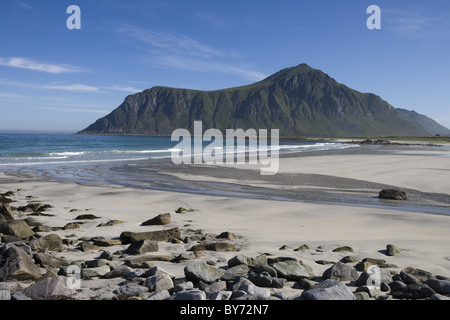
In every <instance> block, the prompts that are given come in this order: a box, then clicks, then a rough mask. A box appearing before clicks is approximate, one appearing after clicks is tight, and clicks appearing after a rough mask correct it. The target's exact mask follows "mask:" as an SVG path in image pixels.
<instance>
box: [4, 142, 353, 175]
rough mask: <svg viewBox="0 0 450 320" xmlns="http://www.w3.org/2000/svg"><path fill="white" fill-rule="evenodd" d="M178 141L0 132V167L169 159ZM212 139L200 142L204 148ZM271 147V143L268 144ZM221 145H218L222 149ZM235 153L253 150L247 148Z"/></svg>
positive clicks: (297, 146)
mask: <svg viewBox="0 0 450 320" xmlns="http://www.w3.org/2000/svg"><path fill="white" fill-rule="evenodd" d="M179 142H180V141H171V138H170V137H146V136H145V137H144V136H106V135H105V136H103V135H71V134H0V170H5V169H14V168H17V167H22V168H26V167H42V166H48V165H68V164H85V165H89V164H94V163H102V162H107V163H112V162H117V161H136V160H150V159H162V158H167V159H170V157H171V154H172V152H173V151H180V149H179V148H176V146H177V144H179ZM210 143H211V142H203V147H206V146H207V145H208V144H210ZM350 147H355V145H349V144H343V143H339V142H333V141H311V140H308V141H295V140H289V141H280V142H279V145H278V146H277V150H278V151H279V153H280V154H282V153H293V152H305V151H320V150H336V149H344V148H350ZM269 149H270V145H269ZM222 150H225V149H222V148H217V152H221V151H222ZM235 151H236V152H244V151H256V150H251V149H248V143H247V146H246V148H244V149H243V150H240V149H238V148H237V147H236V149H235Z"/></svg>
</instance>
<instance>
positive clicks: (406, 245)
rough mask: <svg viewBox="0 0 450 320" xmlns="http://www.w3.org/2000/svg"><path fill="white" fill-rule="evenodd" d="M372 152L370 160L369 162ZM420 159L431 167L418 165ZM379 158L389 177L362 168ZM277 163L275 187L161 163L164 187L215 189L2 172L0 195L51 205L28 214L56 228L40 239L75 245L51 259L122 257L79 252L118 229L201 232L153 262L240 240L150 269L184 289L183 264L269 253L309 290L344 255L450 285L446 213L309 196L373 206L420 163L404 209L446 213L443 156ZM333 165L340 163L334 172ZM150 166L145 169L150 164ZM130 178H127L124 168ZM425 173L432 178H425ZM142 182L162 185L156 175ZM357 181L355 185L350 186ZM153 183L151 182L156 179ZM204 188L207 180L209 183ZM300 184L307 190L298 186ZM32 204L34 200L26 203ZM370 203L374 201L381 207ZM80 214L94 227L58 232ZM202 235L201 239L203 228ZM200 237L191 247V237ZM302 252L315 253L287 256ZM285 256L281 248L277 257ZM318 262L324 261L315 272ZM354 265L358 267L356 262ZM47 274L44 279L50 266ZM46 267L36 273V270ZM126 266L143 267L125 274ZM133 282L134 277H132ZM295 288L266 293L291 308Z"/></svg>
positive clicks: (238, 172)
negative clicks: (392, 249) (155, 222)
mask: <svg viewBox="0 0 450 320" xmlns="http://www.w3.org/2000/svg"><path fill="white" fill-rule="evenodd" d="M374 153H375V154H377V156H374ZM399 157H400V158H402V159H403V162H404V164H403V167H401V166H399V163H398V162H397V160H398V158H399ZM424 158H427V159H431V160H430V161H429V162H427V163H425V165H424V162H423V159H424ZM378 159H383V161H386V162H387V163H388V167H389V168H390V170H391V172H384V173H383V174H381V173H379V172H367V166H369V167H371V166H375V164H377V166H375V167H377V168H379V170H381V171H383V170H385V168H384V167H383V165H381V164H380V162H378V161H379V160H378ZM280 161H281V162H280V168H281V170H280V176H279V177H277V178H275V179H274V178H273V177H272V181H271V179H270V178H268V180H264V179H263V178H260V179H257V178H258V177H257V176H256V175H255V172H256V173H257V172H258V170H257V168H248V167H244V168H228V169H227V168H206V167H205V166H198V167H196V168H194V167H191V168H190V169H189V171H186V168H181V167H174V166H169V167H168V166H161V167H158V169H157V170H156V173H158V174H161V175H166V177H167V176H168V177H169V178H171V179H172V180H170V179H168V180H166V182H167V183H168V185H167V187H170V183H172V184H173V182H174V181H176V180H173V179H174V178H176V179H179V180H180V181H183V184H181V185H189V184H190V185H192V186H204V187H205V188H210V187H211V185H214V183H216V184H215V186H216V190H215V193H212V194H198V193H197V194H196V193H187V192H180V191H181V190H178V191H171V192H168V191H167V190H156V189H152V188H145V187H144V188H132V187H128V186H119V185H115V186H114V185H107V184H100V185H98V184H97V185H87V184H77V183H73V182H67V181H59V182H58V181H49V180H45V178H44V177H42V180H40V178H39V179H35V177H33V176H32V175H29V176H22V177H20V176H16V177H11V176H10V177H8V176H5V174H0V192H6V191H9V190H11V191H14V192H15V196H14V197H12V198H13V199H14V200H16V201H17V202H12V203H11V205H13V206H15V207H17V206H21V205H27V204H29V203H31V202H33V201H36V202H41V203H48V204H50V205H51V206H52V208H51V209H49V210H48V211H45V213H48V214H52V215H53V216H33V218H35V219H36V220H37V221H39V222H41V223H43V224H44V225H47V226H49V227H51V228H56V229H54V230H51V231H47V232H38V233H37V234H38V235H39V236H46V235H49V234H57V235H58V236H59V237H61V239H66V240H65V241H66V242H67V243H69V242H70V241H71V240H72V241H74V242H73V244H71V245H65V246H64V248H63V250H61V251H58V252H50V254H51V255H52V256H57V257H64V258H65V259H67V260H70V261H88V260H98V256H99V254H100V253H101V252H102V251H103V250H106V251H111V252H115V251H121V252H122V254H123V253H124V252H125V251H126V249H127V247H128V245H126V244H116V245H113V246H110V247H100V248H98V249H96V250H92V251H86V252H83V251H80V250H79V249H78V247H77V246H78V245H79V243H80V242H81V241H80V240H79V239H83V238H85V239H87V241H88V242H92V241H89V239H92V238H93V237H104V238H106V239H111V240H114V239H116V240H117V239H119V236H120V235H121V233H122V232H124V231H130V232H143V231H154V230H166V229H169V228H172V227H178V228H180V230H181V233H182V236H183V237H193V236H194V235H196V237H197V238H198V240H193V241H191V242H188V243H184V242H183V243H170V242H158V244H159V250H158V252H156V253H153V254H150V255H155V256H156V255H157V256H168V255H169V256H171V257H174V256H177V255H181V254H189V253H192V252H191V251H190V248H191V247H192V246H193V245H194V244H199V243H203V242H204V241H205V240H200V238H202V237H203V238H205V239H209V240H210V241H212V240H214V239H215V236H217V235H219V234H221V233H223V232H231V233H234V234H235V235H236V236H237V239H234V240H226V241H227V242H231V243H233V244H234V245H235V246H236V247H237V251H232V252H221V251H209V250H206V251H201V252H200V253H201V254H199V255H198V256H196V257H195V258H194V259H192V260H186V261H182V262H179V263H173V262H168V261H151V264H152V265H155V266H159V267H160V268H162V269H163V270H165V271H167V272H168V273H169V274H171V275H172V276H173V278H172V279H173V280H174V281H176V282H180V283H182V282H184V281H185V280H186V279H185V274H184V267H185V266H186V265H188V264H189V263H193V262H208V261H209V262H210V263H211V264H213V265H214V266H215V267H217V268H222V269H224V270H225V269H228V266H227V262H228V261H230V259H232V258H233V257H235V256H236V255H245V256H248V257H257V256H259V255H261V254H268V257H285V258H286V257H290V258H292V259H296V260H297V261H302V262H303V263H305V264H307V265H308V266H310V267H311V268H312V270H313V272H314V274H315V277H314V278H313V279H311V281H312V282H314V283H320V282H321V281H322V280H321V276H322V275H323V273H324V272H325V271H326V270H327V269H329V268H330V267H331V266H333V265H335V264H336V263H337V262H339V261H340V260H341V259H343V258H345V257H346V256H353V257H355V259H357V260H358V261H361V260H362V259H364V258H376V259H382V260H385V261H386V262H387V263H389V264H392V265H396V266H397V267H393V268H388V270H389V271H391V272H392V273H394V274H397V275H398V274H400V273H401V271H402V270H404V269H405V268H407V267H414V268H419V269H421V270H426V271H429V272H431V273H433V274H434V275H439V276H440V277H444V278H449V279H450V257H449V256H450V254H449V253H448V246H449V244H450V235H449V234H448V227H449V226H450V220H449V219H450V218H449V217H448V216H446V215H436V214H429V213H423V212H407V211H405V210H399V209H398V208H396V205H397V204H398V202H396V203H395V205H392V204H391V203H390V202H387V205H385V206H382V207H366V206H363V205H360V206H359V205H357V206H350V205H348V204H345V203H344V204H340V205H336V204H332V203H321V202H320V201H317V197H318V196H317V195H316V194H315V193H317V192H318V191H321V192H323V193H324V194H328V195H330V194H331V195H334V196H336V197H339V196H340V197H341V198H342V196H343V195H349V194H355V195H357V196H358V197H361V196H362V197H366V198H367V199H372V200H374V197H375V196H376V193H375V191H377V188H378V187H381V186H384V185H385V184H380V183H379V182H377V180H378V179H383V180H384V179H387V177H392V179H398V181H399V182H400V183H399V184H393V186H398V187H404V186H405V184H403V183H406V182H408V180H402V179H400V177H403V176H407V177H410V175H409V170H412V168H415V167H416V166H417V164H422V168H421V169H420V172H419V171H417V174H416V175H415V176H414V177H413V178H415V179H417V180H418V181H417V182H416V184H415V185H414V184H411V183H408V184H409V185H410V187H411V189H409V188H408V190H409V191H408V192H407V193H408V195H411V199H408V200H407V202H404V203H403V204H407V203H408V202H409V201H412V202H414V201H415V202H416V204H417V205H418V204H420V205H422V206H424V207H433V206H442V207H443V208H444V210H448V208H449V203H448V196H449V195H448V194H439V193H435V192H432V191H436V190H437V189H436V188H442V187H445V186H446V185H448V183H449V182H448V181H450V180H446V179H445V175H444V173H446V172H448V169H447V168H446V167H445V166H444V167H442V165H443V164H445V158H444V160H443V159H442V158H441V157H439V156H436V155H433V156H431V157H430V155H428V154H427V151H421V150H419V151H417V150H414V149H412V148H409V149H402V148H401V150H397V151H396V152H391V151H389V152H388V153H387V154H386V153H384V152H381V153H380V152H379V151H377V150H371V149H368V150H367V154H364V152H361V150H359V153H358V152H357V150H347V151H340V152H337V151H333V152H319V153H314V154H312V153H309V154H302V155H299V156H297V157H290V156H287V157H282V158H281V159H280ZM333 161H334V162H335V165H333V166H330V163H332V162H333ZM370 161H372V162H370ZM405 163H406V164H405ZM299 164H301V166H299ZM356 164H358V165H356ZM407 164H410V165H407ZM133 165H136V163H133V164H132V167H133ZM325 168H328V171H329V172H326V171H325ZM128 169H129V168H128ZM138 169H139V168H138ZM146 169H147V171H148V169H149V168H146ZM219 169H220V170H219ZM224 169H225V170H224ZM430 169H433V170H430ZM435 169H442V170H440V171H438V170H435ZM402 170H404V173H402ZM415 170H416V169H415ZM312 172H314V173H312ZM126 173H127V174H129V171H127V172H126ZM331 173H334V175H332V174H331ZM419 173H420V174H419ZM430 174H433V175H432V176H430ZM139 175H142V168H140V169H139V170H136V176H139ZM296 175H297V177H299V179H298V180H295V179H293V180H289V179H288V178H289V177H290V178H292V177H295V176H296ZM149 177H157V175H150V176H149ZM160 177H161V176H160ZM357 177H358V178H359V179H355V178H357ZM427 177H428V178H429V179H434V181H436V183H435V185H433V186H429V185H428V184H427V181H428V180H426V179H425V178H427ZM276 179H278V180H276ZM423 179H425V180H423ZM39 180H40V181H39ZM208 180H209V181H208ZM373 180H375V182H374V181H373ZM405 181H406V182H405ZM439 181H440V182H439ZM157 182H158V181H154V183H157ZM211 182H214V183H213V184H211ZM217 182H220V183H222V185H220V184H219V185H217ZM438 182H439V183H438ZM238 183H239V185H238V186H239V188H241V189H237V190H235V191H236V194H239V193H243V192H247V193H249V190H250V191H252V192H255V190H257V191H258V192H259V194H258V193H257V195H259V198H252V197H246V196H241V197H235V196H229V195H227V194H226V192H225V191H227V190H229V188H230V186H236V185H237V184H238ZM300 183H301V184H302V185H299V184H300ZM386 185H390V184H386ZM219 187H221V188H222V189H220V188H219ZM17 190H20V191H17ZM411 190H415V192H417V194H416V195H415V194H414V192H412V191H411ZM447 190H448V189H447ZM378 191H379V190H378ZM220 192H222V194H220ZM277 192H278V194H281V195H282V194H283V193H285V194H287V193H291V194H295V193H298V194H299V195H300V197H301V199H298V200H300V201H292V199H289V201H277V200H271V199H270V196H273V195H274V194H276V193H277ZM410 192H411V193H410ZM308 193H309V194H313V198H314V197H315V199H312V200H313V201H310V202H308V201H305V199H304V198H305V195H307V194H308ZM28 196H32V197H33V198H27V197H28ZM433 197H434V198H433ZM264 198H265V199H264ZM302 200H303V201H302ZM314 200H316V201H314ZM350 200H351V201H353V200H354V199H350ZM351 201H350V202H351ZM376 201H380V200H378V199H376ZM403 204H402V205H403ZM179 207H185V208H187V209H192V210H193V211H188V212H184V213H181V214H178V213H176V212H175V210H176V209H177V208H179ZM163 213H170V214H171V218H172V221H171V224H169V225H166V226H141V223H142V222H143V221H146V220H148V219H151V218H153V217H155V216H157V215H159V214H163ZM14 214H15V217H16V219H26V218H27V217H28V215H27V214H26V213H23V212H18V211H14ZM80 214H93V215H95V216H97V217H99V219H96V220H92V221H82V222H84V223H83V224H82V225H81V226H80V228H77V229H73V230H63V229H58V228H60V227H62V226H64V225H66V224H67V223H73V222H76V220H74V218H75V217H76V216H77V215H80ZM111 220H121V221H123V222H122V223H119V224H116V225H112V226H109V227H102V228H99V227H97V225H98V224H100V223H107V222H108V221H111ZM195 230H197V231H195ZM200 230H203V231H201V232H200ZM195 232H200V233H199V234H196V233H195ZM196 237H193V238H192V239H197V238H196ZM85 241H86V240H85ZM303 244H306V245H307V246H308V247H309V248H310V249H309V250H304V251H295V250H294V249H296V248H298V247H300V246H302V245H303ZM387 244H395V245H396V246H397V247H399V248H401V253H400V254H396V255H394V256H387V255H386V253H385V250H386V246H387ZM284 246H286V247H284ZM341 246H349V247H351V248H352V249H353V252H348V251H347V252H345V251H344V252H333V250H334V249H335V248H337V247H341ZM281 248H284V249H283V250H281ZM147 255H148V254H147ZM144 256H145V255H144ZM131 257H133V256H131V255H129V256H128V257H127V256H126V255H125V256H122V257H120V258H118V259H117V260H111V261H110V262H109V264H111V266H113V267H114V268H118V267H119V266H121V265H123V264H124V261H125V260H126V259H127V258H131ZM318 261H319V262H320V263H319V262H318ZM327 261H328V262H327ZM322 262H326V263H324V264H322ZM349 265H353V266H355V265H356V262H354V263H350V264H349ZM111 268H112V267H111ZM44 269H45V271H49V270H54V269H55V268H44ZM44 269H42V268H41V271H42V273H44ZM147 269H148V268H147ZM132 270H135V271H138V270H140V269H139V268H132ZM360 274H361V272H359V275H360ZM137 279H141V278H140V277H137ZM142 281H143V280H142ZM125 282H127V281H124V278H123V277H119V278H114V279H104V278H102V277H94V278H90V279H82V281H81V285H82V288H81V291H79V292H77V293H75V294H74V295H72V297H73V298H76V299H91V298H93V297H95V298H96V299H106V300H109V299H115V298H117V297H118V294H115V293H113V291H114V290H115V289H118V288H121V286H120V285H119V284H120V283H125ZM342 282H343V283H345V284H346V286H347V287H348V288H350V290H351V291H352V292H353V293H355V292H356V290H357V289H358V288H359V286H356V285H355V283H354V282H355V280H343V281H342ZM298 283H299V282H298V281H292V280H288V281H287V283H286V284H285V285H284V286H283V288H280V289H274V288H269V289H268V290H269V291H270V292H271V294H275V293H276V292H278V293H279V294H281V293H280V292H282V293H283V294H284V295H285V296H286V297H287V299H288V300H292V299H295V298H298V297H300V296H301V294H302V293H303V292H304V291H305V288H300V287H299V284H298ZM21 285H22V286H25V287H26V286H27V285H29V283H21ZM150 294H151V292H146V293H145V294H144V295H142V296H137V297H136V296H134V298H137V299H146V298H147V297H148V296H149V295H150ZM379 296H383V297H388V296H389V292H388V293H382V294H381V293H380V295H379ZM371 299H376V297H375V296H374V297H371Z"/></svg>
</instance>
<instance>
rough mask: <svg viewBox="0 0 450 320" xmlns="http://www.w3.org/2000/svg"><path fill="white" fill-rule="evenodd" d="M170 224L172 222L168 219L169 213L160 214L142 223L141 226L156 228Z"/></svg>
mask: <svg viewBox="0 0 450 320" xmlns="http://www.w3.org/2000/svg"><path fill="white" fill-rule="evenodd" d="M171 223H172V220H171V217H170V213H162V214H159V215H157V216H156V217H154V218H152V219H150V220H147V221H145V222H142V224H141V225H143V226H158V225H166V224H171Z"/></svg>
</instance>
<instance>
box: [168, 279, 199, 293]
mask: <svg viewBox="0 0 450 320" xmlns="http://www.w3.org/2000/svg"><path fill="white" fill-rule="evenodd" d="M191 289H194V284H193V283H192V281H186V282H182V283H178V284H177V285H175V286H174V287H173V292H180V291H183V290H191Z"/></svg>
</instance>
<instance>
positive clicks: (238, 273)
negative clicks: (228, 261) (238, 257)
mask: <svg viewBox="0 0 450 320" xmlns="http://www.w3.org/2000/svg"><path fill="white" fill-rule="evenodd" d="M248 271H249V268H248V266H247V265H246V264H244V263H242V264H238V265H237V266H234V267H231V268H228V269H226V270H225V274H224V275H223V276H222V279H223V280H234V279H235V278H238V277H243V276H245V275H247V274H248Z"/></svg>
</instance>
